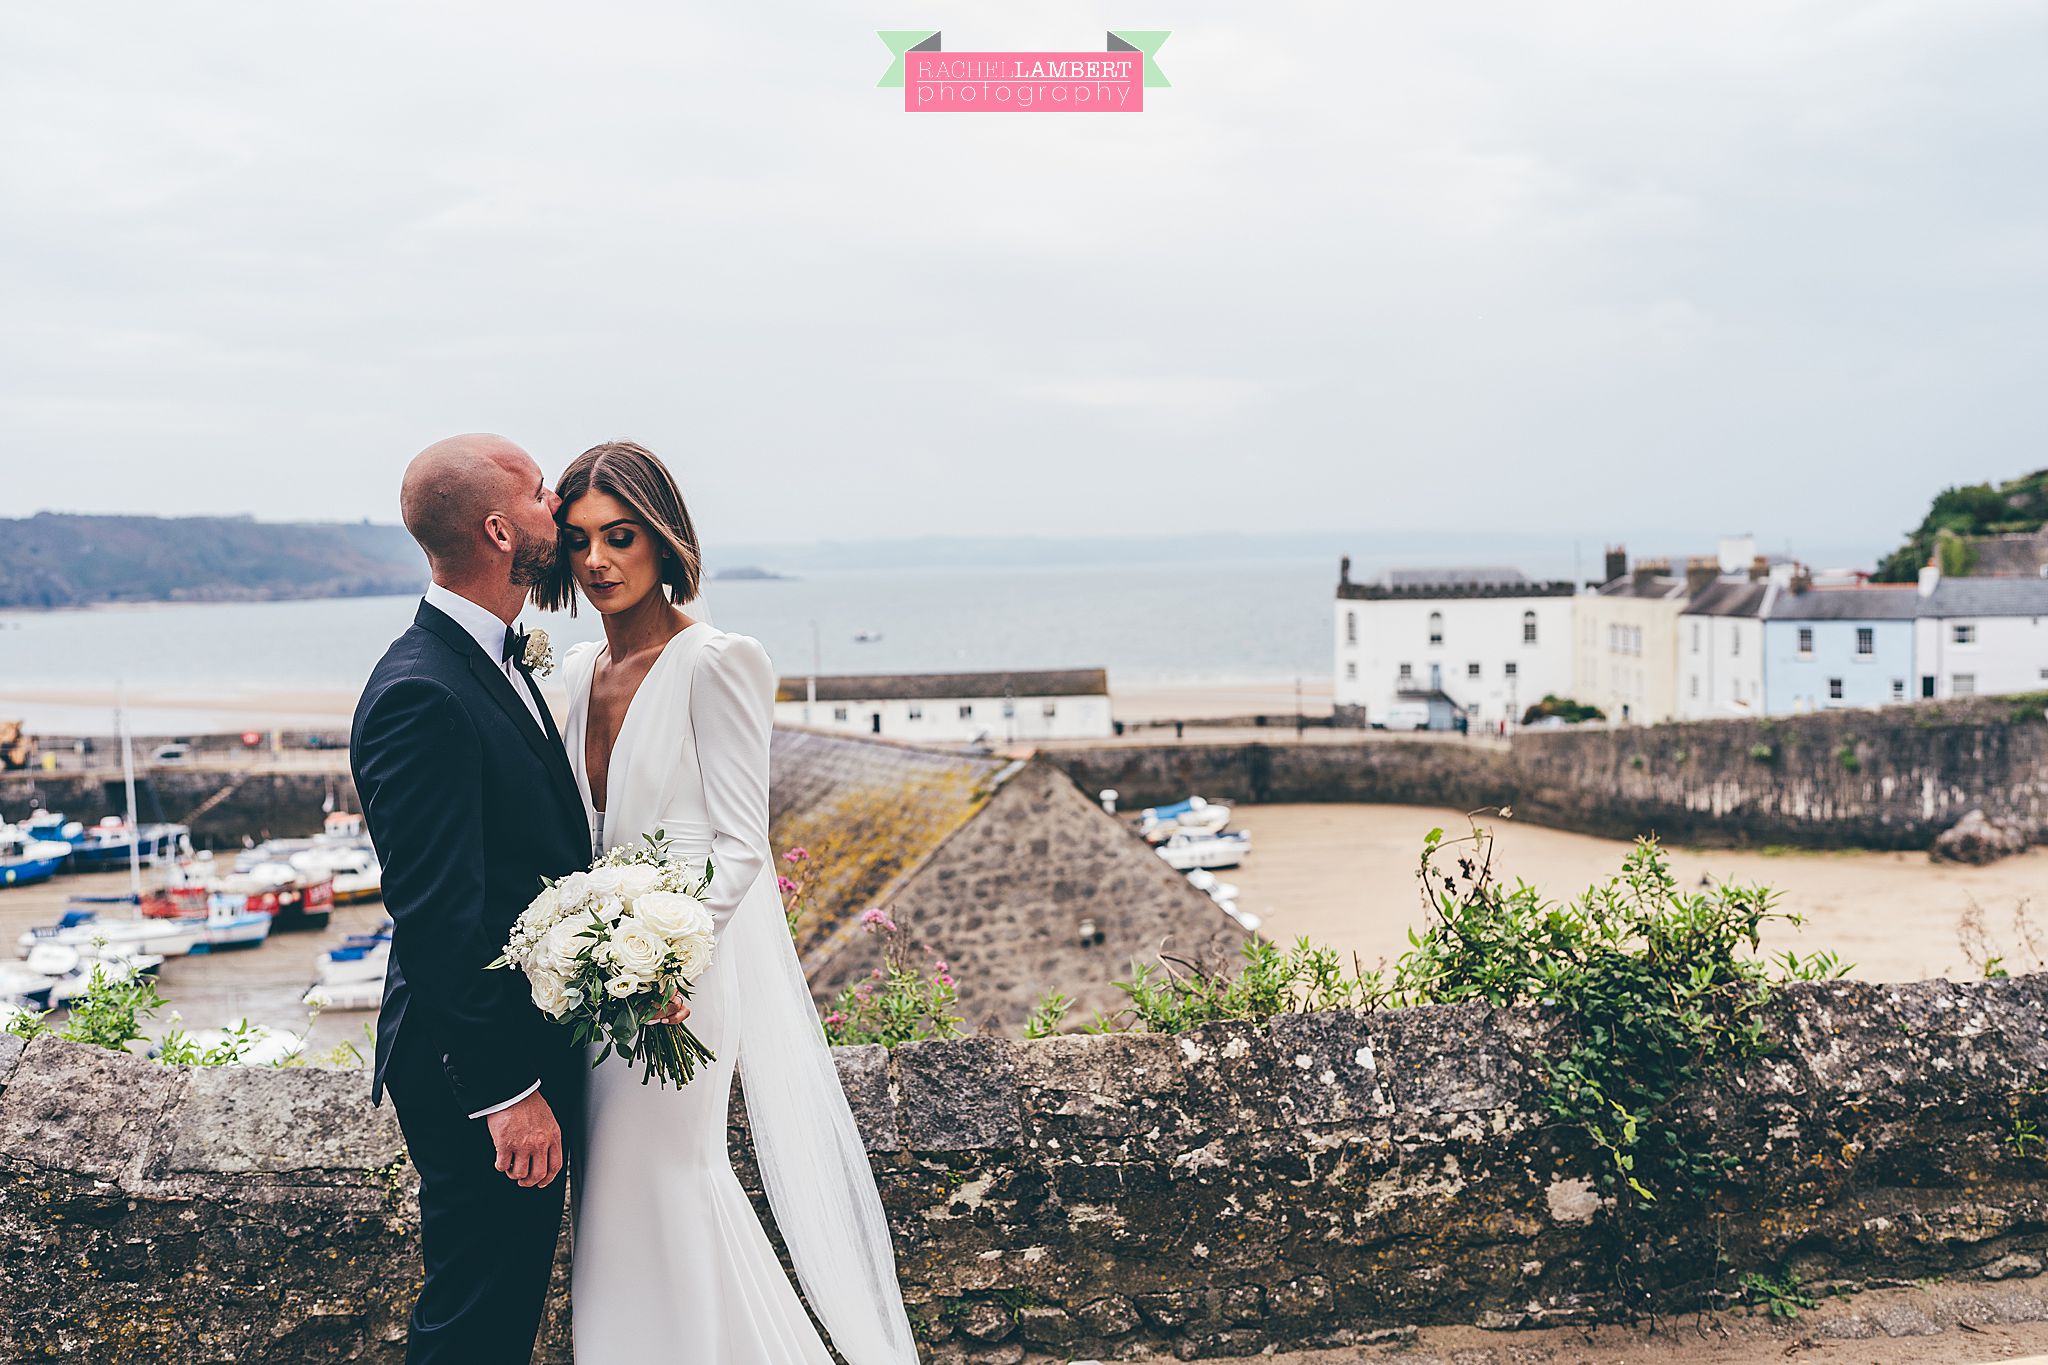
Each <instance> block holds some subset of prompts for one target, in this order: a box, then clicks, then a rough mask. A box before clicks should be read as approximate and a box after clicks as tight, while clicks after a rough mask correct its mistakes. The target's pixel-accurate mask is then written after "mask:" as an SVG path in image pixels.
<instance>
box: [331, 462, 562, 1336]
mask: <svg viewBox="0 0 2048 1365" xmlns="http://www.w3.org/2000/svg"><path fill="white" fill-rule="evenodd" d="M558 501H559V500H558V499H557V498H556V497H555V495H554V493H553V492H552V491H550V490H549V488H548V487H547V484H546V483H545V481H544V480H543V479H542V477H541V471H540V468H539V466H538V465H536V464H535V463H534V462H533V458H532V457H531V456H529V455H528V454H527V453H526V452H525V451H523V450H521V449H520V448H519V447H518V446H515V445H513V444H512V443H511V442H510V441H507V440H505V439H504V438H503V437H499V436H455V437H451V438H450V439H448V440H445V441H440V442H437V443H436V444H434V445H431V446H428V447H427V448H426V449H425V450H423V451H421V452H420V453H419V455H418V456H416V457H415V458H414V459H413V462H412V464H411V465H410V466H408V467H407V469H406V471H405V484H404V487H403V488H402V490H401V491H400V493H399V505H400V509H401V512H402V514H403V516H404V519H405V528H406V530H408V531H410V532H411V533H412V536H413V539H415V540H417V541H418V542H419V543H420V548H421V549H422V550H424V551H426V554H427V562H428V565H429V567H430V568H431V569H432V572H433V583H432V585H431V586H430V587H429V588H428V589H427V593H426V600H425V601H424V602H422V603H421V604H420V608H419V614H418V615H417V616H415V617H414V618H413V624H412V627H411V629H409V630H407V631H406V632H405V633H404V634H403V635H401V636H399V637H398V639H397V640H395V641H393V642H392V645H391V648H390V649H389V650H387V651H385V654H384V657H383V659H382V660H381V661H380V662H379V663H378V664H377V669H376V671H375V672H374V673H372V674H371V675H370V681H369V683H368V685H367V686H365V687H364V689H363V695H362V700H361V701H360V702H359V703H357V706H356V716H355V728H354V732H353V734H352V735H351V737H350V741H349V761H350V764H351V766H352V767H353V769H354V774H355V781H356V790H357V792H358V793H359V794H360V795H361V797H362V801H363V815H364V818H365V821H366V823H367V824H368V825H369V829H370V837H371V839H372V840H373V841H374V842H375V844H376V846H377V857H378V859H379V861H381V862H382V863H383V866H384V904H385V906H386V908H388V909H389V910H390V912H391V916H392V919H393V920H394V921H395V923H396V927H395V928H394V929H393V931H392V936H391V963H390V968H389V971H388V973H387V974H386V976H385V981H384V1007H383V1010H382V1012H381V1013H380V1014H379V1016H378V1019H377V1059H376V1070H375V1074H374V1079H373V1082H372V1088H371V1100H372V1102H373V1103H375V1102H376V1101H377V1100H379V1099H381V1097H382V1094H383V1092H384V1091H387V1090H388V1091H390V1093H391V1101H392V1104H393V1105H394V1106H395V1107H396V1109H397V1111H398V1122H399V1126H400V1127H401V1128H402V1129H403V1130H404V1132H405V1141H406V1147H407V1149H408V1151H409V1153H410V1155H411V1158H412V1164H413V1166H414V1167H415V1168H416V1169H417V1170H418V1171H419V1176H420V1249H421V1252H422V1255H423V1257H424V1259H425V1262H426V1283H425V1285H424V1286H423V1287H422V1289H421V1290H420V1296H419V1300H418V1302H417V1304H416V1305H415V1306H414V1308H413V1311H412V1320H411V1330H410V1333H409V1337H408V1341H407V1346H406V1360H407V1361H408V1362H411V1365H428V1363H429V1362H433V1363H436V1365H438V1363H439V1362H447V1363H448V1365H458V1363H459V1365H500V1362H502V1363H503V1365H513V1362H519V1363H520V1365H524V1362H525V1361H527V1360H528V1359H529V1358H530V1357H531V1356H532V1354H533V1342H534V1336H535V1334H536V1333H537V1332H538V1330H539V1327H540V1318H541V1311H542V1309H543V1307H544V1305H545V1302H546V1298H547V1283H548V1275H549V1271H550V1269H551V1268H552V1266H553V1263H554V1252H555V1239H556V1234H557V1232H558V1230H559V1229H560V1227H561V1222H562V1192H563V1187H564V1186H565V1185H566V1184H567V1183H568V1182H567V1181H566V1180H565V1179H564V1178H563V1169H564V1167H565V1165H566V1164H567V1159H568V1142H567V1139H566V1137H565V1134H568V1133H574V1132H576V1131H577V1130H578V1128H579V1125H580V1116H581V1106H582V1095H583V1081H584V1076H585V1074H586V1068H585V1066H584V1063H583V1058H582V1055H581V1052H580V1050H572V1048H571V1046H570V1039H569V1035H568V1033H567V1031H566V1030H564V1029H563V1028H561V1027H560V1026H559V1025H557V1024H555V1023H553V1022H552V1021H551V1020H549V1019H548V1018H547V1017H546V1016H545V1015H543V1014H542V1013H541V1012H540V1011H539V1010H538V1009H537V1008H535V1006H534V1005H533V1003H532V1001H531V1000H530V999H529V998H528V995H527V990H526V980H525V978H524V977H523V976H521V975H520V974H519V973H518V972H513V971H485V970H484V964H485V963H487V962H489V961H490V960H491V959H492V958H494V957H496V956H497V955H498V952H499V950H500V948H501V947H502V946H503V945H504V942H505V937H506V932H507V930H509V929H510V928H511V925H512V921H513V920H514V919H515V918H517V916H518V914H519V912H520V911H521V910H523V909H525V907H526V904H527V902H528V901H530V900H531V899H532V898H533V896H534V894H535V893H536V892H538V891H539V890H540V885H541V878H542V877H563V876H566V875H568V874H569V873H570V872H574V871H576V870H578V869H580V868H583V867H586V866H588V865H589V862H590V835H589V830H588V828H587V826H586V824H585V817H584V814H583V802H582V796H581V794H580V793H579V792H578V791H577V788H576V782H575V778H574V776H573V775H572V774H571V773H570V770H569V764H568V758H567V756H566V754H565V753H564V752H563V749H562V742H561V737H560V736H559V735H558V734H557V733H556V731H555V722H554V718H553V717H552V716H551V715H550V714H549V712H548V709H547V707H546V706H545V705H544V704H543V703H542V701H541V698H540V692H539V690H538V689H537V688H536V687H535V685H534V681H533V677H532V675H531V674H530V673H529V672H528V671H527V668H526V664H525V658H524V653H525V641H524V637H523V636H521V635H520V634H519V633H517V632H516V631H514V630H513V629H512V628H511V623H512V621H513V620H514V618H516V617H517V616H518V614H519V608H520V606H521V605H522V604H523V603H524V602H525V600H526V595H527V591H528V589H529V588H531V587H532V585H533V584H535V583H537V582H539V581H540V580H541V579H542V578H544V577H545V576H546V575H547V574H548V573H549V572H550V571H551V570H552V569H553V567H554V563H555V554H556V527H555V520H554V514H555V508H556V506H557V503H558Z"/></svg>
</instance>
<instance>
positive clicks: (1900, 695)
mask: <svg viewBox="0 0 2048 1365" xmlns="http://www.w3.org/2000/svg"><path fill="white" fill-rule="evenodd" d="M2041 671H2042V674H2043V675H2044V676H2048V669H2043V670H2041ZM1905 699H1906V680H1905V679H1904V678H1893V679H1892V700H1893V701H1904V700H1905Z"/></svg>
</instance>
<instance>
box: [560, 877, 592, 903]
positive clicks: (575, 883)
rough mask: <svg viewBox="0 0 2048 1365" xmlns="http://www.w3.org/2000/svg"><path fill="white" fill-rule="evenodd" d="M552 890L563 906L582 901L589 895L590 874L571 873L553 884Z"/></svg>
mask: <svg viewBox="0 0 2048 1365" xmlns="http://www.w3.org/2000/svg"><path fill="white" fill-rule="evenodd" d="M554 890H555V895H556V896H558V897H559V898H560V900H561V903H562V904H563V905H574V904H576V902H578V901H580V900H582V899H583V897H584V896H585V895H587V894H589V891H590V874H589V873H588V872H571V873H570V874H569V875H568V876H566V877H564V878H562V880H560V881H558V882H556V883H555V886H554Z"/></svg>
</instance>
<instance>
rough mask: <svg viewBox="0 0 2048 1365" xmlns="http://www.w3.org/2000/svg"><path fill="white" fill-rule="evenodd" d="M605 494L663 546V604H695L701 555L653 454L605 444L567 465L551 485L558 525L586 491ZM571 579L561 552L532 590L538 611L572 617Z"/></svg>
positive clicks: (626, 444) (625, 444)
mask: <svg viewBox="0 0 2048 1365" xmlns="http://www.w3.org/2000/svg"><path fill="white" fill-rule="evenodd" d="M593 491H595V492H599V493H608V494H610V495H611V496H612V497H614V498H617V499H618V500H619V501H620V502H622V503H624V504H625V505H626V506H627V507H628V508H630V509H631V510H632V513H633V516H634V519H635V520H637V521H639V522H640V523H641V524H642V525H643V526H645V527H646V528H647V531H648V534H649V535H651V536H653V537H654V538H655V539H656V540H657V541H659V542H661V545H662V556H661V582H662V586H663V587H665V588H667V589H668V600H669V601H671V602H673V603H675V604H676V605H677V606H681V605H683V604H684V603H685V602H692V601H695V600H696V597H697V590H698V586H699V584H701V583H702V581H703V577H704V560H703V555H702V554H701V553H699V551H698V548H697V528H696V526H695V525H694V524H692V523H691V521H690V509H689V508H688V507H685V506H684V505H683V494H682V490H681V489H679V488H677V487H676V480H675V476H674V475H673V474H671V473H669V472H668V466H667V465H665V464H663V463H662V462H661V460H660V459H659V458H658V457H657V456H656V455H655V453H654V452H653V451H651V450H649V449H648V448H647V447H646V446H642V445H635V444H634V443H633V442H631V441H606V442H605V443H604V444H603V445H595V446H592V447H591V448H590V449H588V450H586V451H584V452H583V453H582V454H581V455H578V456H577V457H576V458H575V459H574V460H572V461H570V463H569V467H568V468H567V469H565V470H563V471H562V478H561V482H559V483H557V484H556V485H555V496H556V497H558V498H560V499H561V500H562V505H561V507H560V508H559V509H557V511H556V512H555V522H556V524H557V525H566V522H565V520H564V518H565V517H567V515H568V512H569V507H570V505H571V504H572V503H574V502H575V501H576V500H577V499H578V498H581V497H582V496H583V495H584V494H585V493H589V492H593ZM578 596H579V594H578V593H577V591H576V576H575V573H574V572H573V571H572V570H571V569H570V568H569V554H568V552H567V551H566V550H565V551H563V552H562V553H561V554H559V555H557V556H555V568H554V571H553V572H552V573H550V574H549V575H548V576H547V577H546V578H544V579H542V580H541V581H540V582H539V583H537V584H535V585H534V589H533V604H534V605H535V606H537V607H539V608H540V609H541V610H542V611H562V610H565V609H566V610H567V611H568V613H569V614H570V615H571V616H574V615H575V614H576V598H577V597H578Z"/></svg>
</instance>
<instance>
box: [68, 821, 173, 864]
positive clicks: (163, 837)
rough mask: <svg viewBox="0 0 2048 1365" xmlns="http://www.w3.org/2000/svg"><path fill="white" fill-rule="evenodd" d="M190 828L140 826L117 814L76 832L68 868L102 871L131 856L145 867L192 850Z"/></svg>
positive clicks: (126, 861)
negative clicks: (77, 833) (131, 854)
mask: <svg viewBox="0 0 2048 1365" xmlns="http://www.w3.org/2000/svg"><path fill="white" fill-rule="evenodd" d="M189 834H190V831H189V830H187V829H186V828H185V827H184V826H183V825H142V826H140V827H139V828H138V827H136V826H133V825H130V824H129V822H128V821H127V820H126V819H124V818H122V817H121V816H118V815H109V816H107V817H106V818H105V819H103V820H101V821H100V822H99V823H98V824H96V825H92V826H89V827H87V828H85V829H83V830H81V831H80V832H79V835H78V837H77V838H76V839H73V840H72V841H71V862H70V864H69V867H68V869H67V870H68V871H72V872H103V871H111V870H113V869H115V868H119V867H123V866H126V865H127V864H128V862H129V861H130V850H131V849H132V850H133V852H134V860H135V861H137V862H140V863H141V864H142V865H144V866H146V867H154V866H155V865H156V864H157V863H159V862H163V861H165V860H167V859H172V858H176V857H177V856H178V855H180V854H181V853H190V852H191V851H192V844H191V840H190V838H189V837H188V836H189Z"/></svg>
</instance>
